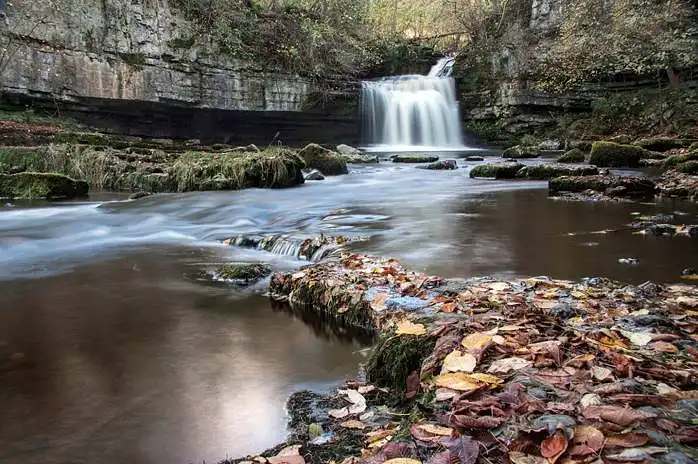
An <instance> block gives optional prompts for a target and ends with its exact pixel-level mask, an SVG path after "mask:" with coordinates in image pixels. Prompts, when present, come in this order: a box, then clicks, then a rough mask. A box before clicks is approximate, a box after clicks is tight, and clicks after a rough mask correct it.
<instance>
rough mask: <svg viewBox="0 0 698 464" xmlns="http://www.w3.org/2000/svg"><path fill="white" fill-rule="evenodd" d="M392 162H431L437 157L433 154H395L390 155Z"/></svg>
mask: <svg viewBox="0 0 698 464" xmlns="http://www.w3.org/2000/svg"><path fill="white" fill-rule="evenodd" d="M392 160H393V163H433V162H434V161H438V160H439V157H438V156H435V155H417V154H415V155H395V156H393V157H392Z"/></svg>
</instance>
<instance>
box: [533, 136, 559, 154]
mask: <svg viewBox="0 0 698 464" xmlns="http://www.w3.org/2000/svg"><path fill="white" fill-rule="evenodd" d="M538 148H540V149H541V150H547V151H550V150H560V149H562V142H560V141H559V140H554V139H547V140H543V141H541V142H540V143H539V144H538Z"/></svg>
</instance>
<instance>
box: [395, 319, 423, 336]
mask: <svg viewBox="0 0 698 464" xmlns="http://www.w3.org/2000/svg"><path fill="white" fill-rule="evenodd" d="M395 333H396V334H397V335H424V334H425V333H427V330H426V329H425V328H424V325H423V324H415V323H413V322H412V321H409V320H407V319H405V320H403V321H400V322H398V324H397V330H396V331H395Z"/></svg>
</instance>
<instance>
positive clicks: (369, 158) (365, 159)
mask: <svg viewBox="0 0 698 464" xmlns="http://www.w3.org/2000/svg"><path fill="white" fill-rule="evenodd" d="M340 155H341V154H340ZM341 156H342V157H343V158H344V161H346V162H347V164H377V163H378V156H377V155H341Z"/></svg>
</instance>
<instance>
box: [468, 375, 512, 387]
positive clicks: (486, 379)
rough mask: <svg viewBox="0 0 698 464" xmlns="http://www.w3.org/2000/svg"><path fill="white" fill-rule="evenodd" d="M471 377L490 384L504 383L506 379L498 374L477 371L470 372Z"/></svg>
mask: <svg viewBox="0 0 698 464" xmlns="http://www.w3.org/2000/svg"><path fill="white" fill-rule="evenodd" d="M470 377H471V378H472V379H475V380H476V381H478V382H482V383H487V384H490V385H499V384H501V383H504V380H502V379H500V378H499V377H497V376H494V375H489V374H480V373H476V374H470Z"/></svg>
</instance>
